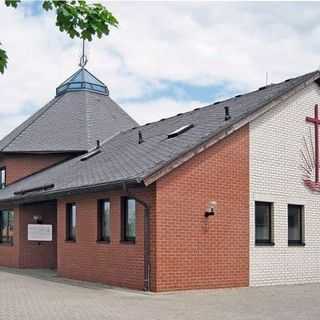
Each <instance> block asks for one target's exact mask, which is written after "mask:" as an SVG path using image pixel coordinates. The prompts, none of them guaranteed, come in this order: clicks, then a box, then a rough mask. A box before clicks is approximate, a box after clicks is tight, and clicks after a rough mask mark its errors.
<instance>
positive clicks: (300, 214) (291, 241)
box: [287, 203, 305, 246]
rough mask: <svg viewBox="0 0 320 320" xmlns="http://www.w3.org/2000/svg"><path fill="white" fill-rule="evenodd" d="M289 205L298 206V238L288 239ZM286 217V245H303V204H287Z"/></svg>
mask: <svg viewBox="0 0 320 320" xmlns="http://www.w3.org/2000/svg"><path fill="white" fill-rule="evenodd" d="M289 207H298V208H299V209H300V210H299V216H300V217H299V220H300V230H299V236H300V240H290V239H289ZM287 218H288V246H304V245H305V243H304V206H303V205H300V204H291V203H289V204H288V206H287Z"/></svg>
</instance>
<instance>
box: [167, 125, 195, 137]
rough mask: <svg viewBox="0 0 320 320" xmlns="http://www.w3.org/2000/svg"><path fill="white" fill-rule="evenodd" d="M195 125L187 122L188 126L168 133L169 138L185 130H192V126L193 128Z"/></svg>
mask: <svg viewBox="0 0 320 320" xmlns="http://www.w3.org/2000/svg"><path fill="white" fill-rule="evenodd" d="M193 127H194V125H193V124H192V123H191V124H187V125H186V126H183V127H181V128H179V129H177V130H175V131H173V132H171V133H169V134H168V139H171V138H174V137H177V136H179V135H180V134H183V133H184V132H186V131H188V130H190V129H191V128H193Z"/></svg>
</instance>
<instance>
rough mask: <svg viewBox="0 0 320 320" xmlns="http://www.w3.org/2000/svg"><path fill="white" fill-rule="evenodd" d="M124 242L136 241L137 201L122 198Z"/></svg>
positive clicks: (122, 232)
mask: <svg viewBox="0 0 320 320" xmlns="http://www.w3.org/2000/svg"><path fill="white" fill-rule="evenodd" d="M121 234H122V236H121V237H122V240H124V241H134V240H135V238H136V200H135V199H130V198H122V221H121Z"/></svg>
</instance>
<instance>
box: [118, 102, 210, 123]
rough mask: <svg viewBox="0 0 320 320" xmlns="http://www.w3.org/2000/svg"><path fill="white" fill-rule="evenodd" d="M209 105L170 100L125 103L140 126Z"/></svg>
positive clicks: (124, 105)
mask: <svg viewBox="0 0 320 320" xmlns="http://www.w3.org/2000/svg"><path fill="white" fill-rule="evenodd" d="M206 104H209V103H203V102H200V101H196V100H191V101H190V100H188V101H186V100H180V101H177V100H174V99H170V98H160V99H156V100H153V101H145V102H131V103H124V104H123V107H125V109H126V111H127V112H128V113H129V114H130V115H131V116H132V117H134V118H135V119H136V120H137V121H138V122H139V123H140V124H145V123H147V122H153V121H157V120H160V119H161V118H168V117H171V116H174V115H176V114H178V113H180V112H181V110H183V112H187V111H191V110H193V109H195V108H198V107H201V106H204V105H206Z"/></svg>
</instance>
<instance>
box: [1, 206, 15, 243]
mask: <svg viewBox="0 0 320 320" xmlns="http://www.w3.org/2000/svg"><path fill="white" fill-rule="evenodd" d="M13 226H14V213H13V211H9V210H3V211H0V243H10V244H13Z"/></svg>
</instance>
